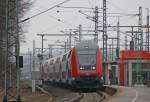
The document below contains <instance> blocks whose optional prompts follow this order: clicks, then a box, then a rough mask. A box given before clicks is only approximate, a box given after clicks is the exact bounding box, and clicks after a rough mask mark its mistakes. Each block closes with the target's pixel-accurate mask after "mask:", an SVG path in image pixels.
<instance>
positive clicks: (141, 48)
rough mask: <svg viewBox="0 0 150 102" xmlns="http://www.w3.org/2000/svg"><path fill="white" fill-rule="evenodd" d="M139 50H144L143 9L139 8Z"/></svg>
mask: <svg viewBox="0 0 150 102" xmlns="http://www.w3.org/2000/svg"><path fill="white" fill-rule="evenodd" d="M138 32H139V34H138V47H139V48H138V50H143V31H142V7H141V6H140V7H139V27H138Z"/></svg>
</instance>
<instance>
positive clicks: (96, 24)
mask: <svg viewBox="0 0 150 102" xmlns="http://www.w3.org/2000/svg"><path fill="white" fill-rule="evenodd" d="M94 13H95V17H94V18H95V37H94V41H95V42H96V43H98V6H96V7H95V12H94Z"/></svg>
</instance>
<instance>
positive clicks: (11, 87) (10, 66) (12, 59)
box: [3, 0, 20, 102]
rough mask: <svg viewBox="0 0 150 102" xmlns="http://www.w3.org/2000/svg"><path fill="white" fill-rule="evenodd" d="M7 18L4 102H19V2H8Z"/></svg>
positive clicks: (8, 0) (9, 0) (13, 0)
mask: <svg viewBox="0 0 150 102" xmlns="http://www.w3.org/2000/svg"><path fill="white" fill-rule="evenodd" d="M5 16H6V26H5V32H6V33H5V39H6V40H5V96H4V99H3V102H8V101H17V102H19V101H20V83H19V82H20V68H19V27H18V0H6V15H5ZM16 63H17V64H16ZM12 72H13V73H12Z"/></svg>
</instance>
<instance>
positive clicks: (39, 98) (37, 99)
mask: <svg viewBox="0 0 150 102" xmlns="http://www.w3.org/2000/svg"><path fill="white" fill-rule="evenodd" d="M3 96H4V91H2V88H0V102H3ZM21 100H22V102H52V101H51V100H52V97H51V96H49V95H47V94H44V93H42V92H40V91H36V93H32V92H31V88H30V87H28V86H27V85H26V84H23V85H22V87H21Z"/></svg>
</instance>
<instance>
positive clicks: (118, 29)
mask: <svg viewBox="0 0 150 102" xmlns="http://www.w3.org/2000/svg"><path fill="white" fill-rule="evenodd" d="M119 25H120V23H119V17H118V22H117V49H116V57H117V59H118V58H119V52H120V27H119Z"/></svg>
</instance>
